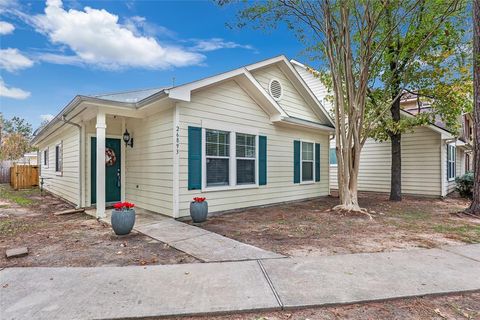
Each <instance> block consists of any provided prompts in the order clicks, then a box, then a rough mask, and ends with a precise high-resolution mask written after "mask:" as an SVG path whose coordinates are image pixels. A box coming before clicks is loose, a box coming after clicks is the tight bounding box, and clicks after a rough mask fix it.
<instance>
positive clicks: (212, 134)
mask: <svg viewBox="0 0 480 320" xmlns="http://www.w3.org/2000/svg"><path fill="white" fill-rule="evenodd" d="M205 140H206V143H205V144H206V147H205V153H206V157H207V159H206V163H207V172H206V175H207V186H228V185H229V184H230V178H229V177H230V168H229V167H230V159H229V156H230V133H229V132H226V131H220V130H206V131H205Z"/></svg>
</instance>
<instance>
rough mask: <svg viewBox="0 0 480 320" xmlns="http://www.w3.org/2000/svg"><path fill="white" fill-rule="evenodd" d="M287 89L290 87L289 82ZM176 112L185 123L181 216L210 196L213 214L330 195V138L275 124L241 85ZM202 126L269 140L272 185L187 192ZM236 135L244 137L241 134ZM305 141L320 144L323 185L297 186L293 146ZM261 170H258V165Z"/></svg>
mask: <svg viewBox="0 0 480 320" xmlns="http://www.w3.org/2000/svg"><path fill="white" fill-rule="evenodd" d="M282 82H283V81H282ZM282 84H283V85H284V86H288V84H287V82H286V80H285V82H283V83H282ZM177 108H179V120H180V122H179V124H180V154H179V187H180V194H179V215H180V216H186V215H188V210H189V203H190V201H191V200H192V198H193V197H196V196H202V197H207V200H208V204H209V210H210V211H211V212H215V211H223V210H231V209H237V208H242V207H250V206H258V205H265V204H270V203H278V202H284V201H291V200H299V199H305V198H312V197H317V196H322V195H328V194H329V188H328V135H327V134H322V133H320V132H318V131H317V132H315V131H307V130H303V129H300V128H286V127H280V126H278V125H273V124H272V123H271V122H270V120H269V116H268V115H267V114H266V113H265V112H264V111H263V110H262V109H261V108H260V107H259V106H258V105H257V104H256V103H255V102H254V101H253V100H252V99H251V98H250V97H249V95H248V94H247V93H246V92H245V91H244V90H243V89H242V88H241V87H239V86H238V84H237V83H236V82H234V81H229V82H225V83H223V84H220V85H218V86H215V87H212V88H207V89H204V90H202V91H199V92H196V93H193V94H192V100H191V102H179V103H177ZM202 121H204V122H205V121H208V122H209V123H218V124H220V125H223V126H231V127H232V128H233V127H235V128H238V127H240V128H243V127H244V128H246V129H254V130H257V131H258V134H259V135H264V136H266V137H267V185H265V186H259V187H258V188H256V187H254V188H250V189H233V190H223V191H206V192H201V191H200V190H188V126H196V127H201V126H202ZM213 129H215V128H213ZM235 131H237V132H241V129H238V130H235ZM302 139H303V140H309V141H314V142H317V143H320V145H321V151H320V157H321V159H320V166H321V173H320V182H316V183H312V184H294V183H293V141H294V140H302ZM203 161H204V160H203V159H202V162H203ZM256 166H257V167H258V163H256Z"/></svg>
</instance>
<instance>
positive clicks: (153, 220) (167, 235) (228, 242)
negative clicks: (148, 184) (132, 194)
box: [87, 209, 284, 262]
mask: <svg viewBox="0 0 480 320" xmlns="http://www.w3.org/2000/svg"><path fill="white" fill-rule="evenodd" d="M87 214H90V215H93V216H95V211H94V210H90V211H87ZM110 214H111V211H110V210H108V211H107V217H106V218H104V219H102V221H103V222H105V223H108V224H110ZM134 230H136V231H138V232H141V233H143V234H145V235H147V236H149V237H150V238H153V239H156V240H158V241H161V242H163V243H166V244H168V245H169V246H171V247H173V248H175V249H178V250H180V251H183V252H185V253H188V254H189V255H191V256H194V257H195V258H197V259H199V260H202V261H205V262H220V261H242V260H258V259H275V258H284V256H282V255H279V254H277V253H274V252H271V251H267V250H263V249H260V248H257V247H255V246H252V245H249V244H246V243H242V242H239V241H236V240H233V239H230V238H227V237H224V236H221V235H219V234H217V233H214V232H210V231H207V230H204V229H201V228H198V227H195V226H192V225H189V224H186V223H183V222H180V221H176V220H174V219H172V218H169V217H165V216H161V215H159V214H154V213H151V212H149V211H147V210H143V209H137V212H136V221H135V226H134Z"/></svg>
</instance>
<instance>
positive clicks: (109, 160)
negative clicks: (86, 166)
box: [105, 148, 117, 167]
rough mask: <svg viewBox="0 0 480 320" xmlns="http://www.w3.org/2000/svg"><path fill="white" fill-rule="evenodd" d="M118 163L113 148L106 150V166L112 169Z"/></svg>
mask: <svg viewBox="0 0 480 320" xmlns="http://www.w3.org/2000/svg"><path fill="white" fill-rule="evenodd" d="M115 162H117V157H116V156H115V151H113V149H111V148H105V165H106V166H107V167H111V166H113V165H114V164H115Z"/></svg>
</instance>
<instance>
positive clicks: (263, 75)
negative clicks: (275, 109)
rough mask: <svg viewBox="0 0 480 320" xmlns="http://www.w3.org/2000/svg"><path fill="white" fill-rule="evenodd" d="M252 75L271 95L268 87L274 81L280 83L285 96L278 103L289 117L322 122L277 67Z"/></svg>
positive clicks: (257, 71) (261, 70)
mask: <svg viewBox="0 0 480 320" xmlns="http://www.w3.org/2000/svg"><path fill="white" fill-rule="evenodd" d="M252 74H253V76H254V77H255V79H257V81H258V82H259V83H260V85H261V86H262V87H263V88H264V89H265V90H266V91H267V93H268V94H269V95H270V91H269V88H268V86H269V84H270V81H271V80H272V79H277V80H279V81H280V83H281V85H282V88H283V96H282V98H281V99H280V100H279V101H278V104H279V105H280V107H281V108H282V109H283V110H284V111H285V112H286V113H287V114H288V115H289V116H291V117H295V118H300V119H305V120H308V121H313V122H319V121H320V120H319V119H318V117H317V115H316V114H315V113H314V112H313V110H312V108H311V107H310V106H309V105H308V104H307V103H306V102H305V100H304V99H303V97H302V96H301V95H300V94H299V93H298V91H297V90H296V89H295V87H294V86H293V84H292V83H291V82H290V81H289V80H288V79H287V77H286V76H285V74H283V72H282V71H281V70H280V69H279V68H278V67H277V66H269V67H266V68H263V69H259V70H255V71H254V72H252Z"/></svg>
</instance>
